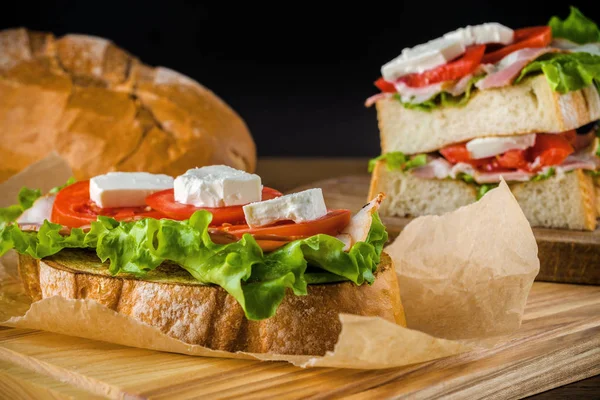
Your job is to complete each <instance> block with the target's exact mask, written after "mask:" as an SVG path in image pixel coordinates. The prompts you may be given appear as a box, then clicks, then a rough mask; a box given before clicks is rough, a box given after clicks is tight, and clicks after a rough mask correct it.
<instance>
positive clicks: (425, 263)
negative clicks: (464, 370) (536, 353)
mask: <svg viewBox="0 0 600 400" xmlns="http://www.w3.org/2000/svg"><path fill="white" fill-rule="evenodd" d="M385 251H386V252H387V253H388V254H389V255H390V256H391V257H392V259H393V260H394V264H395V266H396V272H397V273H398V282H399V285H400V288H401V289H402V290H401V291H400V296H401V298H402V304H403V305H404V311H405V313H406V320H407V324H408V326H410V327H411V328H413V329H418V330H420V331H423V332H427V333H429V334H431V335H434V336H438V337H444V338H448V339H467V338H478V337H487V336H495V335H500V334H504V333H509V332H513V331H515V330H517V329H518V328H519V327H520V326H521V318H522V316H523V310H524V308H525V303H526V302H527V296H528V294H529V290H530V289H531V285H532V284H533V280H534V278H535V276H536V275H537V274H538V272H539V269H540V263H539V259H538V257H537V243H536V241H535V237H534V236H533V232H532V230H531V226H530V225H529V222H528V221H527V218H525V215H524V214H523V212H522V211H521V208H520V207H519V204H518V203H517V200H516V199H515V198H514V196H513V195H512V193H511V192H510V189H509V188H508V185H507V184H506V182H504V181H502V182H501V184H500V187H499V188H497V189H494V190H492V191H491V192H489V193H488V194H486V195H485V196H484V197H483V198H482V199H481V200H479V201H478V202H476V203H474V204H471V205H469V206H466V207H462V208H459V209H458V210H456V211H454V212H451V213H448V214H446V215H442V216H427V217H421V218H417V219H415V220H413V221H411V222H410V223H409V224H408V225H407V226H406V227H405V228H404V230H403V231H402V232H401V233H400V235H399V236H398V237H397V238H396V240H395V241H394V243H393V244H392V245H390V246H388V247H386V249H385Z"/></svg>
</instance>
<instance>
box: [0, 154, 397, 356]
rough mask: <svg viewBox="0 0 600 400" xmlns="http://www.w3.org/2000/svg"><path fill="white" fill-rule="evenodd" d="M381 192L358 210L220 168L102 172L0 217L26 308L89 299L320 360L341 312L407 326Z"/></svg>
mask: <svg viewBox="0 0 600 400" xmlns="http://www.w3.org/2000/svg"><path fill="white" fill-rule="evenodd" d="M382 199H383V195H382V194H378V195H376V196H374V198H373V200H372V201H371V202H369V203H368V204H367V205H365V206H364V207H363V208H362V209H361V210H360V211H359V212H358V213H357V214H356V215H354V216H352V215H351V213H350V211H349V210H330V209H328V208H327V207H326V205H325V202H324V198H323V194H322V192H321V190H320V189H310V190H306V191H303V192H298V193H293V194H289V195H282V193H280V192H278V191H277V190H274V189H271V188H268V187H263V185H262V184H261V179H260V177H259V176H258V175H255V174H250V173H247V172H244V171H240V170H236V169H233V168H230V167H227V166H223V165H214V166H208V167H202V168H196V169H191V170H189V171H187V172H186V173H185V174H183V175H181V176H177V177H176V178H175V179H173V178H172V177H170V176H167V175H155V174H149V173H144V172H111V173H107V174H105V175H100V176H96V177H93V178H92V179H90V180H89V181H79V182H69V183H68V184H67V185H65V186H64V187H61V188H57V189H55V190H52V191H51V192H50V193H48V194H46V195H44V196H42V195H41V193H39V191H35V190H29V189H23V190H21V193H20V195H19V204H18V205H14V206H11V207H8V208H5V209H2V210H0V218H2V220H3V221H2V222H1V223H0V255H1V254H3V253H5V252H6V251H8V250H10V249H15V250H16V251H17V252H18V253H19V255H20V256H19V271H20V275H21V279H22V280H23V282H24V285H25V287H26V291H27V293H28V294H29V295H30V296H31V297H32V300H34V301H36V300H40V299H44V298H48V297H51V296H62V297H65V298H68V299H93V300H95V301H97V302H99V303H101V304H103V305H105V306H106V307H109V308H110V309H112V310H115V311H117V312H118V313H121V314H124V315H127V316H129V317H132V318H135V319H136V320H139V321H142V322H144V323H147V324H149V325H152V326H155V327H156V328H158V329H160V330H161V331H162V332H164V333H166V334H167V335H169V336H172V337H174V338H177V339H180V340H182V341H184V342H187V343H192V344H199V345H203V346H206V347H209V348H212V349H217V350H226V351H247V352H259V353H260V352H271V353H281V354H304V355H319V354H324V353H325V352H326V351H327V350H332V349H333V347H334V345H335V343H336V340H337V338H338V334H339V332H340V327H341V325H340V321H339V317H338V315H339V313H350V314H357V315H368V316H379V317H382V318H385V319H387V320H389V321H392V322H395V323H398V324H402V325H404V324H405V321H404V313H403V309H402V306H401V303H400V295H399V291H398V285H397V281H396V274H395V271H394V268H393V266H392V262H391V260H390V258H389V257H388V256H387V255H386V254H385V253H382V248H383V246H384V244H385V242H386V240H387V233H386V231H385V228H384V226H383V225H382V223H381V221H380V219H379V217H378V213H377V210H378V208H379V205H380V203H381V201H382Z"/></svg>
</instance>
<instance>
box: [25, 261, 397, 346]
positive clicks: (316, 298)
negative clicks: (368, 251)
mask: <svg viewBox="0 0 600 400" xmlns="http://www.w3.org/2000/svg"><path fill="white" fill-rule="evenodd" d="M19 273H20V276H21V279H22V281H23V284H24V287H25V289H26V291H27V293H28V294H29V296H30V297H31V298H32V299H33V300H34V301H36V300H40V299H43V298H47V297H51V296H62V297H64V298H68V299H93V300H95V301H97V302H99V303H101V304H103V305H105V306H106V307H108V308H110V309H112V310H115V311H117V312H118V313H121V314H124V315H127V316H129V317H132V318H134V319H136V320H138V321H141V322H144V323H146V324H148V325H151V326H154V327H156V328H158V329H159V330H161V331H162V332H163V333H165V334H167V335H168V336H171V337H173V338H176V339H179V340H182V341H184V342H186V343H190V344H198V345H201V346H205V347H208V348H211V349H215V350H224V351H231V352H234V351H245V352H253V353H267V352H269V353H278V354H297V355H323V354H325V352H327V351H330V350H333V348H334V346H335V343H336V342H337V339H338V336H339V333H340V331H341V323H340V321H339V317H338V315H339V314H340V313H349V314H356V315H365V316H378V317H382V318H385V319H386V320H388V321H392V322H395V323H398V324H400V325H403V326H406V321H405V317H404V310H403V308H402V304H401V302H400V292H399V289H398V282H397V278H396V273H395V270H394V267H393V264H392V261H391V259H390V257H389V256H388V255H387V254H385V253H384V254H382V258H381V263H380V265H379V267H378V270H377V272H376V279H375V282H374V283H373V284H372V285H368V284H363V285H361V286H357V285H355V284H354V283H352V282H343V283H330V284H321V285H309V286H308V295H306V296H295V295H294V294H293V293H292V292H291V291H289V292H288V293H287V294H286V296H285V298H284V299H283V302H282V303H281V305H280V306H279V308H278V309H277V313H276V314H275V316H273V317H271V318H269V319H265V320H260V321H250V320H248V319H246V317H245V315H244V312H243V310H242V308H241V307H240V305H239V304H238V302H237V301H236V300H235V299H234V298H233V297H232V296H230V295H229V294H228V293H227V292H226V291H225V290H223V289H222V288H221V287H218V286H209V285H202V284H200V283H198V282H197V281H195V280H194V279H193V278H192V277H191V276H190V275H187V272H186V271H184V270H182V269H181V268H179V267H173V266H168V265H166V266H160V267H159V268H157V270H155V271H154V272H153V273H152V274H150V275H148V276H147V277H146V278H147V280H140V279H136V278H134V277H130V276H111V275H110V274H109V273H108V271H107V266H106V265H103V264H102V263H101V262H100V261H99V260H98V258H97V257H96V255H95V254H94V253H93V252H88V251H83V250H63V251H61V252H60V253H59V254H57V255H55V256H52V257H49V258H47V259H44V260H41V261H39V260H35V259H33V258H31V257H29V256H23V255H22V256H20V257H19Z"/></svg>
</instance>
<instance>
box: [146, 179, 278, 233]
mask: <svg viewBox="0 0 600 400" xmlns="http://www.w3.org/2000/svg"><path fill="white" fill-rule="evenodd" d="M279 196H282V193H281V192H279V191H277V190H275V189H271V188H269V187H263V190H262V199H263V200H270V199H274V198H275V197H279ZM146 204H147V205H149V206H150V207H152V208H153V209H155V210H158V211H160V212H162V213H164V214H165V215H167V216H168V217H169V218H172V219H176V220H178V221H182V220H185V219H189V218H190V217H191V216H192V214H193V213H195V212H196V211H199V210H206V211H209V212H210V213H211V214H212V215H213V219H212V222H211V223H210V225H211V226H219V225H223V224H224V223H229V224H237V223H240V222H241V223H243V222H245V221H246V217H244V210H243V209H242V206H230V207H217V208H211V207H196V206H192V205H190V204H182V203H178V202H176V201H175V192H174V190H173V189H167V190H163V191H160V192H156V193H154V194H151V195H150V196H148V197H146Z"/></svg>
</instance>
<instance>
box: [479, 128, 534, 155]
mask: <svg viewBox="0 0 600 400" xmlns="http://www.w3.org/2000/svg"><path fill="white" fill-rule="evenodd" d="M534 144H535V133H532V134H529V135H520V136H509V137H485V138H477V139H473V140H471V141H470V142H468V143H467V150H468V151H469V154H471V158H473V159H475V160H478V159H480V158H487V157H492V156H495V155H498V154H502V153H506V152H507V151H509V150H525V149H528V148H529V147H532V146H533V145H534Z"/></svg>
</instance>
